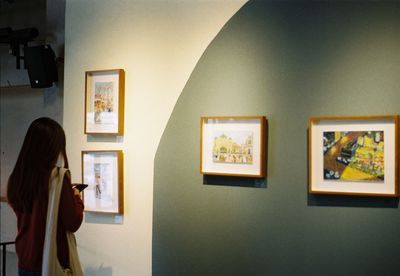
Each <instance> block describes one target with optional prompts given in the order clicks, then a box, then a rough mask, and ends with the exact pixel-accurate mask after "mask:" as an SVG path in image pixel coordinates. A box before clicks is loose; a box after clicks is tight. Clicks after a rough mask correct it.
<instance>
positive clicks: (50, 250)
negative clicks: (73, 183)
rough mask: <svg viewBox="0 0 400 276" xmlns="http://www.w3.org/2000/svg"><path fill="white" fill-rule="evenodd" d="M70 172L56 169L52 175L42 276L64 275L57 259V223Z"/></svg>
mask: <svg viewBox="0 0 400 276" xmlns="http://www.w3.org/2000/svg"><path fill="white" fill-rule="evenodd" d="M67 171H68V170H67V169H65V168H58V167H56V168H54V169H53V170H52V172H51V175H50V182H49V202H48V207H47V219H46V235H45V239H44V247H43V261H42V276H55V275H64V272H63V269H62V267H61V265H60V263H59V262H58V258H57V224H58V223H57V222H58V209H59V208H58V207H59V205H60V194H61V188H62V184H63V181H64V175H65V173H66V172H67Z"/></svg>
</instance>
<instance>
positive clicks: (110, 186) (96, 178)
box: [82, 150, 124, 214]
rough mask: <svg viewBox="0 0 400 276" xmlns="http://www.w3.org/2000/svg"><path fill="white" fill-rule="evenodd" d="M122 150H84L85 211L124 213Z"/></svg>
mask: <svg viewBox="0 0 400 276" xmlns="http://www.w3.org/2000/svg"><path fill="white" fill-rule="evenodd" d="M122 162H123V158H122V151H120V150H116V151H83V152H82V181H83V182H82V183H84V184H87V185H88V187H87V188H86V189H85V190H84V191H83V202H84V204H85V211H87V212H100V213H113V214H123V206H124V204H123V198H124V196H123V183H122V181H123V171H122V170H123V169H122V168H123V164H122Z"/></svg>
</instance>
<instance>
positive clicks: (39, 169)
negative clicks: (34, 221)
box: [7, 117, 68, 213]
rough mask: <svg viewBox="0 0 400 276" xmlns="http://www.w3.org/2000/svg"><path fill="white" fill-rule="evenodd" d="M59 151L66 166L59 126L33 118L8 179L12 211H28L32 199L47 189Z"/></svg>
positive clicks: (8, 192) (63, 139) (61, 131)
mask: <svg viewBox="0 0 400 276" xmlns="http://www.w3.org/2000/svg"><path fill="white" fill-rule="evenodd" d="M60 153H61V154H62V155H63V157H64V167H66V168H68V159H67V155H66V152H65V133H64V130H63V129H62V127H61V126H60V125H59V124H58V123H57V122H56V121H54V120H52V119H50V118H45V117H43V118H39V119H36V120H35V121H33V122H32V123H31V125H30V126H29V128H28V131H27V133H26V136H25V139H24V143H23V145H22V148H21V151H20V153H19V155H18V159H17V162H16V164H15V167H14V169H13V171H12V173H11V175H10V178H9V179H8V185H7V200H8V202H9V204H10V205H11V206H12V208H13V209H14V210H16V211H19V212H28V213H29V212H31V210H32V203H33V200H34V199H35V198H36V197H37V196H38V195H39V194H41V193H47V192H48V183H49V178H50V174H51V171H52V169H53V168H54V167H55V165H56V163H57V160H58V156H59V155H60Z"/></svg>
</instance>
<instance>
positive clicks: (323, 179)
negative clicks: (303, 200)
mask: <svg viewBox="0 0 400 276" xmlns="http://www.w3.org/2000/svg"><path fill="white" fill-rule="evenodd" d="M398 122H399V117H398V116H397V115H390V116H368V117H313V118H310V119H309V126H308V127H309V192H310V193H316V194H318V193H320V194H344V195H367V196H392V197H395V196H398V194H399V187H398V176H399V170H398V168H399V167H398V152H399V149H398V134H399V127H398V125H399V123H398Z"/></svg>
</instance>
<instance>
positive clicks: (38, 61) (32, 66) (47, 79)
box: [24, 45, 58, 88]
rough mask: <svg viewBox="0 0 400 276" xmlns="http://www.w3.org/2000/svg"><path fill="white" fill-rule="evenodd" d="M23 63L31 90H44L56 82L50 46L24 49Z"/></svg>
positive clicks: (52, 52)
mask: <svg viewBox="0 0 400 276" xmlns="http://www.w3.org/2000/svg"><path fill="white" fill-rule="evenodd" d="M24 63H25V68H26V69H28V75H29V81H30V83H31V87H32V88H46V87H51V86H53V82H55V81H58V76H57V66H56V60H55V54H54V51H53V50H52V49H51V47H50V45H39V46H33V47H24Z"/></svg>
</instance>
